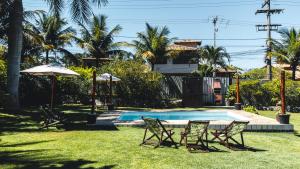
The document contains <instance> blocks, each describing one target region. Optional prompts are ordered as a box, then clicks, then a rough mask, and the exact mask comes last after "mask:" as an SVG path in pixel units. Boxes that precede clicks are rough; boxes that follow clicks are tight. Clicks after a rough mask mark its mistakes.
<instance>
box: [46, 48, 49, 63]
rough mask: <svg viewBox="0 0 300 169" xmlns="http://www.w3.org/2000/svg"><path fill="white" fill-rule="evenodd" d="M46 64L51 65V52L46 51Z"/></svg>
mask: <svg viewBox="0 0 300 169" xmlns="http://www.w3.org/2000/svg"><path fill="white" fill-rule="evenodd" d="M46 64H49V50H46Z"/></svg>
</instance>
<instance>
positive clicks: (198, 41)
mask: <svg viewBox="0 0 300 169" xmlns="http://www.w3.org/2000/svg"><path fill="white" fill-rule="evenodd" d="M176 43H198V44H199V45H200V44H201V41H200V40H193V39H183V40H177V41H175V44H176Z"/></svg>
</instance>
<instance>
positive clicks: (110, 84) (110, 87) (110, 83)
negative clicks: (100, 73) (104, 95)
mask: <svg viewBox="0 0 300 169" xmlns="http://www.w3.org/2000/svg"><path fill="white" fill-rule="evenodd" d="M109 102H110V104H112V76H110V79H109Z"/></svg>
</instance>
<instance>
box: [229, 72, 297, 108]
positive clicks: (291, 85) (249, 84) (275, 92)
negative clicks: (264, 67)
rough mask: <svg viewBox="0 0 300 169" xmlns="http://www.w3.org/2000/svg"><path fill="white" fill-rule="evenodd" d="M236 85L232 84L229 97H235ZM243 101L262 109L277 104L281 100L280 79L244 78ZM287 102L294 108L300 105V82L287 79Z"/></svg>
mask: <svg viewBox="0 0 300 169" xmlns="http://www.w3.org/2000/svg"><path fill="white" fill-rule="evenodd" d="M235 89H236V85H235V84H233V85H231V86H230V89H229V93H228V96H227V97H232V98H235V97H236V95H235ZM240 97H241V102H242V103H243V104H245V105H252V106H255V107H256V108H258V109H260V108H262V107H265V106H276V104H277V103H278V102H279V101H280V80H279V79H278V78H277V79H276V78H275V79H274V80H272V81H265V82H264V81H260V80H243V81H241V82H240ZM286 104H287V105H288V106H289V107H291V110H293V108H294V107H299V106H300V82H297V81H292V80H286Z"/></svg>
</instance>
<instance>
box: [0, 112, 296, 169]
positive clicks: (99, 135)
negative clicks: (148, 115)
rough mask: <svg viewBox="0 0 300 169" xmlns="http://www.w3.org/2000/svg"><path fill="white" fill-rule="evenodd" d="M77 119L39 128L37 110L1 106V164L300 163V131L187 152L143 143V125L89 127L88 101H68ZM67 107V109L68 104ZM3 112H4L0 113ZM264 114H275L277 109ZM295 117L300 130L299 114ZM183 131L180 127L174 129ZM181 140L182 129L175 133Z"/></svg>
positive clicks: (250, 134) (255, 165)
mask: <svg viewBox="0 0 300 169" xmlns="http://www.w3.org/2000/svg"><path fill="white" fill-rule="evenodd" d="M64 108H65V109H68V110H70V111H68V112H67V113H68V114H67V115H68V117H69V118H70V119H71V120H72V121H73V124H72V125H71V126H68V127H67V128H66V129H65V130H57V129H51V130H49V131H46V130H43V131H39V130H37V126H38V121H39V115H38V112H34V111H26V112H22V113H20V114H15V115H9V114H5V113H3V112H2V111H1V110H0V139H1V141H0V168H3V169H10V168H22V169H27V168H28V169H33V168H34V169H35V168H46V169H48V168H49V169H50V168H51V169H52V168H54V169H56V168H66V169H69V168H70V169H75V168H87V169H94V168H102V169H109V168H114V169H117V168H139V169H140V168H172V169H176V168H178V169H181V168H218V169H219V168H245V169H246V168H249V169H250V168H251V169H252V168H274V169H275V168H289V169H293V168H295V169H296V168H299V166H300V160H299V159H300V137H299V135H297V133H254V132H247V133H245V141H246V145H247V146H248V147H249V148H248V149H246V150H240V151H233V150H230V149H227V148H225V147H223V146H221V145H219V144H218V143H212V144H210V146H211V147H214V149H215V151H214V152H210V153H189V152H188V151H187V150H186V149H185V148H184V147H183V146H181V147H180V148H179V149H175V148H170V147H162V148H157V149H153V148H151V147H144V146H142V147H141V146H139V143H140V142H141V139H142V136H143V132H144V130H143V129H141V128H133V127H120V128H117V129H97V130H95V129H96V128H88V127H86V126H85V125H84V123H83V121H82V119H83V118H84V116H85V115H84V114H85V113H86V112H88V111H89V109H88V107H84V106H67V107H64ZM64 108H63V109H64ZM1 112H2V113H1ZM260 114H262V115H264V116H268V117H274V112H269V111H262V112H260ZM291 122H292V123H294V125H295V129H296V130H298V131H299V130H300V114H292V116H291ZM176 133H179V129H177V130H176ZM175 140H176V141H179V135H178V134H177V135H176V137H175Z"/></svg>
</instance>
